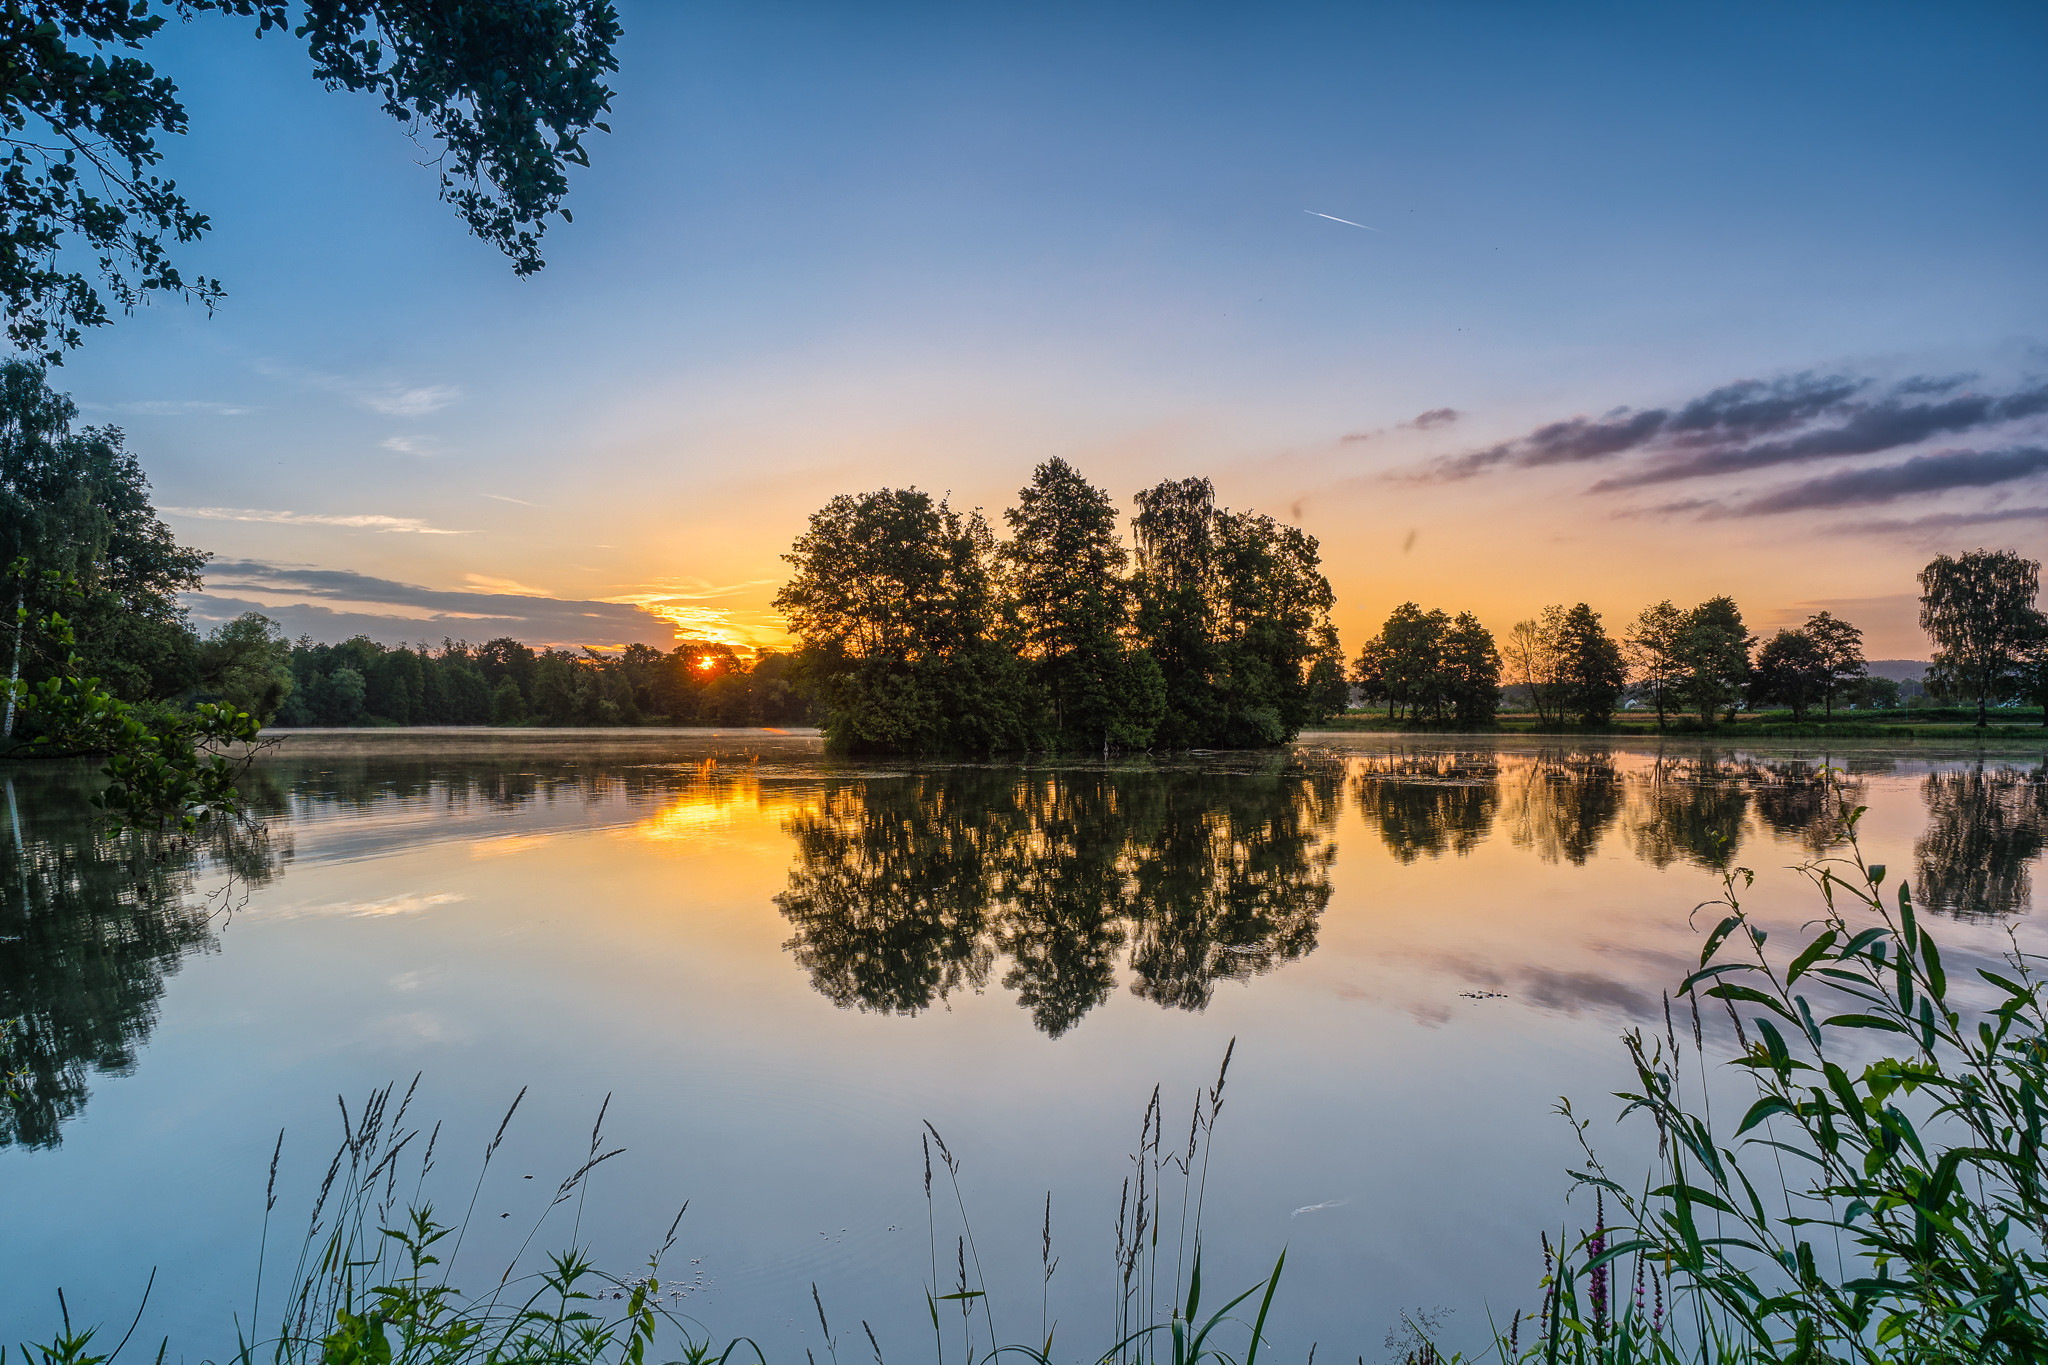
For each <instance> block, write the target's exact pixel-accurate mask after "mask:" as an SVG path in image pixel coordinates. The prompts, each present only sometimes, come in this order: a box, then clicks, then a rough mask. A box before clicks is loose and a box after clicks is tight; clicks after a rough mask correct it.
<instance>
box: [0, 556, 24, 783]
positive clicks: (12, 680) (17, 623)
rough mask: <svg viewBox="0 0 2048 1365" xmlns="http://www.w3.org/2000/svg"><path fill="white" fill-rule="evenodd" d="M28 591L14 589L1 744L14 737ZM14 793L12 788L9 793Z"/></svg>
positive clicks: (0, 730) (0, 732) (0, 733)
mask: <svg viewBox="0 0 2048 1365" xmlns="http://www.w3.org/2000/svg"><path fill="white" fill-rule="evenodd" d="M27 591H28V589H27V586H26V585H20V586H17V587H16V588H15V589H14V663H13V664H12V665H11V666H10V667H9V669H8V672H7V720H6V723H5V724H0V744H4V743H6V742H7V741H8V740H10V739H13V738H14V685H15V684H16V683H18V682H20V681H21V628H22V626H23V625H24V624H25V623H24V622H23V621H22V619H21V604H22V600H23V594H25V593H26V592H27ZM12 794H13V790H12V788H10V789H9V795H12Z"/></svg>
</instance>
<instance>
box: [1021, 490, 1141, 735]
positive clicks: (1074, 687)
mask: <svg viewBox="0 0 2048 1365" xmlns="http://www.w3.org/2000/svg"><path fill="white" fill-rule="evenodd" d="M1003 518H1004V520H1005V521H1006V522H1008V523H1009V526H1010V532H1011V538H1010V540H1009V541H1008V543H1006V544H1004V545H1003V546H1002V547H1001V549H1000V550H999V552H998V557H999V559H1000V560H1001V563H1002V566H1003V570H1004V578H1003V584H1004V588H1005V590H1006V591H1007V593H1008V595H1009V599H1010V602H1011V604H1012V607H1011V609H1012V610H1013V611H1014V613H1015V615H1016V618H1017V624H1018V629H1019V630H1020V631H1021V633H1022V646H1023V650H1024V656H1025V659H1026V663H1027V667H1028V668H1029V669H1030V671H1031V675H1032V682H1033V684H1034V685H1035V687H1036V689H1037V691H1038V694H1039V696H1040V697H1041V698H1042V699H1043V703H1044V705H1045V707H1046V709H1047V715H1046V716H1045V718H1044V722H1043V723H1044V725H1045V728H1046V732H1047V743H1048V745H1049V747H1052V748H1056V749H1078V748H1086V747H1089V746H1090V745H1091V744H1094V743H1096V742H1099V743H1100V744H1101V746H1102V747H1103V748H1104V749H1105V750H1107V749H1109V748H1111V747H1114V748H1117V749H1142V748H1144V747H1145V746H1146V745H1148V744H1149V743H1150V742H1151V740H1152V732H1153V730H1154V729H1155V728H1157V726H1158V724H1159V719H1160V713H1161V711H1162V710H1163V709H1164V704H1165V697H1164V681H1163V679H1159V676H1158V665H1157V664H1155V663H1153V662H1152V661H1151V659H1150V658H1148V657H1146V656H1144V655H1142V654H1140V653H1138V652H1137V651H1135V650H1133V649H1132V648H1131V646H1130V644H1129V642H1128V641H1129V625H1130V584H1129V583H1128V581H1127V580H1126V579H1125V578H1124V576H1123V572H1124V566H1125V565H1126V563H1128V561H1129V556H1128V555H1127V554H1126V553H1125V551H1124V547H1123V544H1122V542H1121V541H1120V540H1119V539H1118V538H1117V531H1116V505H1115V504H1114V503H1113V502H1111V501H1110V498H1109V495H1108V494H1107V493H1105V492H1103V491H1102V490H1100V489H1097V488H1093V487H1091V486H1089V484H1088V482H1087V480H1085V479H1083V478H1082V477H1081V476H1080V474H1078V473H1077V472H1075V470H1074V468H1073V467H1072V466H1071V465H1069V464H1068V463H1067V462H1066V461H1064V460H1058V459H1055V460H1049V461H1047V462H1046V463H1044V464H1041V465H1040V466H1038V468H1037V469H1036V470H1034V471H1033V473H1032V477H1031V482H1030V483H1029V484H1028V485H1026V486H1025V487H1024V488H1022V489H1020V490H1019V491H1018V493H1017V506H1015V507H1013V508H1011V509H1010V510H1009V511H1007V512H1005V513H1004V514H1003Z"/></svg>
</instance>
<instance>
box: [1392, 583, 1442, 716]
mask: <svg viewBox="0 0 2048 1365" xmlns="http://www.w3.org/2000/svg"><path fill="white" fill-rule="evenodd" d="M1450 623H1451V618H1450V617H1449V616H1446V615H1445V614H1444V613H1443V612H1442V611H1424V610H1423V609H1422V608H1421V607H1418V606H1416V605H1415V604H1414V603H1413V602H1403V603H1402V604H1401V605H1400V606H1398V607H1395V608H1394V609H1393V610H1392V611H1391V612H1389V613H1387V620H1386V624H1385V625H1383V626H1381V627H1380V633H1379V636H1378V639H1379V641H1380V646H1381V649H1382V650H1383V656H1382V658H1381V661H1380V674H1381V686H1382V687H1384V688H1385V690H1386V695H1387V698H1388V700H1389V701H1390V702H1392V703H1393V704H1394V705H1397V706H1406V707H1407V708H1408V715H1409V718H1410V719H1411V720H1417V719H1420V718H1421V717H1422V715H1423V713H1424V712H1425V711H1426V712H1428V713H1429V714H1430V716H1431V717H1432V718H1434V717H1435V716H1437V715H1438V714H1439V713H1440V712H1441V711H1442V709H1443V699H1444V678H1443V676H1442V675H1443V646H1444V631H1445V630H1446V628H1448V627H1449V625H1450Z"/></svg>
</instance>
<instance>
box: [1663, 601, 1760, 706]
mask: <svg viewBox="0 0 2048 1365" xmlns="http://www.w3.org/2000/svg"><path fill="white" fill-rule="evenodd" d="M1755 643H1756V641H1755V638H1754V637H1753V636H1751V635H1750V633H1749V630H1748V628H1747V627H1746V626H1744V625H1743V624H1742V610H1741V608H1739V607H1737V606H1736V605H1735V599H1734V598H1732V597H1710V598H1708V599H1707V600H1706V601H1704V602H1702V603H1700V604H1699V605H1698V606H1696V607H1694V608H1693V609H1692V610H1691V611H1689V612H1687V613H1686V615H1685V628H1684V630H1683V631H1682V632H1680V634H1679V644H1678V665H1679V667H1680V668H1681V669H1682V670H1684V682H1683V684H1682V686H1681V692H1682V694H1683V695H1684V697H1685V699H1686V701H1687V702H1688V703H1689V704H1690V705H1692V707H1693V708H1694V709H1696V710H1697V711H1698V712H1699V715H1700V721H1701V723H1702V724H1709V723H1711V722H1712V721H1713V719H1714V713H1715V712H1716V711H1718V710H1720V709H1721V708H1722V707H1724V706H1726V707H1730V708H1733V707H1736V706H1739V705H1740V704H1741V700H1742V693H1743V689H1744V688H1745V687H1747V686H1748V684H1749V650H1750V646H1751V645H1753V644H1755Z"/></svg>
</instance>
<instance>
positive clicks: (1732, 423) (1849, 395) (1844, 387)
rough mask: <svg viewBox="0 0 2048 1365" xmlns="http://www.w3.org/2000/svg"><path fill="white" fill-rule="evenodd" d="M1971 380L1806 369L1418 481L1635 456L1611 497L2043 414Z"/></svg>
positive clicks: (1626, 412)
mask: <svg viewBox="0 0 2048 1365" xmlns="http://www.w3.org/2000/svg"><path fill="white" fill-rule="evenodd" d="M1974 378H1975V377H1974V376H1971V375H1918V376H1913V377H1911V378H1907V379H1904V380H1900V381H1898V382H1895V383H1892V384H1890V385H1888V386H1884V387H1883V388H1882V389H1880V388H1879V385H1878V383H1877V381H1876V380H1874V379H1870V378H1867V377H1859V376H1854V375H1843V374H1821V373H1817V372H1813V371H1806V372H1803V373H1799V374H1793V375H1784V376H1780V377H1779V378H1776V379H1770V380H1759V379H1746V380H1741V381H1739V382H1737V383H1733V384H1727V385H1723V386H1722V387H1720V388H1718V389H1715V390H1713V391H1712V392H1709V393H1706V394H1703V395H1701V396H1700V397H1698V398H1695V399H1693V400H1691V401H1689V402H1687V403H1683V404H1680V405H1678V406H1675V407H1658V408H1630V407H1621V408H1615V409H1613V410H1612V411H1609V412H1606V413H1603V414H1601V415H1600V416H1598V417H1589V416H1580V417H1570V418H1566V419H1564V420H1562V421H1557V422H1549V423H1545V424H1544V425H1542V426H1539V427H1537V428H1535V429H1534V430H1532V431H1530V432H1528V433H1527V434H1526V435H1522V436H1517V437H1514V438H1513V439H1511V440H1507V441H1501V442H1497V443H1496V444H1494V445H1491V446H1487V447H1484V448H1482V449H1477V450H1471V451H1467V452H1465V453H1463V454H1460V455H1451V456H1446V457H1443V458H1440V459H1437V460H1435V461H1432V462H1431V463H1429V464H1428V465H1427V466H1425V467H1424V468H1423V469H1422V470H1421V471H1419V477H1421V478H1422V479H1424V480H1426V481H1432V482H1441V481H1446V480H1456V479H1469V478H1472V477H1475V476H1477V475H1480V474H1484V473H1486V472H1488V471H1490V470H1494V469H1498V468H1539V467H1543V466H1548V465H1567V464H1581V463H1589V462H1594V461H1609V460H1615V459H1625V458H1628V457H1635V458H1634V459H1633V460H1632V461H1631V462H1630V464H1628V465H1626V466H1624V467H1623V468H1622V469H1620V470H1619V471H1617V472H1615V473H1613V474H1610V475H1608V476H1607V477H1606V478H1603V479H1601V480H1600V481H1599V482H1597V483H1595V484H1594V485H1593V488H1592V490H1591V491H1594V492H1603V493H1604V492H1616V491H1620V490H1624V489H1630V488H1640V487H1644V486H1647V485H1652V484H1660V483H1674V482H1680V481H1684V480H1690V479H1710V478H1716V477H1720V476H1723V475H1729V474H1738V473H1746V472H1750V471H1754V470H1758V469H1770V468H1775V467H1778V466H1782V465H1788V464H1796V463H1800V462H1805V461H1813V460H1821V459H1828V458H1840V457H1854V456H1862V455H1874V454H1881V453H1884V452H1887V451H1895V450H1903V449H1905V448H1907V447H1910V446H1913V445H1917V444H1919V443H1921V442H1923V441H1927V440H1931V439H1933V438H1934V437H1937V436H1955V435H1959V434H1963V433H1968V432H1973V431H1980V430H1988V429H1990V428H1994V427H2000V426H2006V425H2010V424H2014V423H2024V422H2029V421H2032V420H2033V419H2037V418H2040V417H2042V416H2044V415H2048V383H2041V382H2032V383H2029V384H2026V385H2023V386H2021V387H2018V388H2016V389H2013V390H2010V391H2008V392H2003V393H1992V392H1975V391H1967V390H1966V386H1967V385H1969V384H1970V383H1972V382H1973V380H1974Z"/></svg>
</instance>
